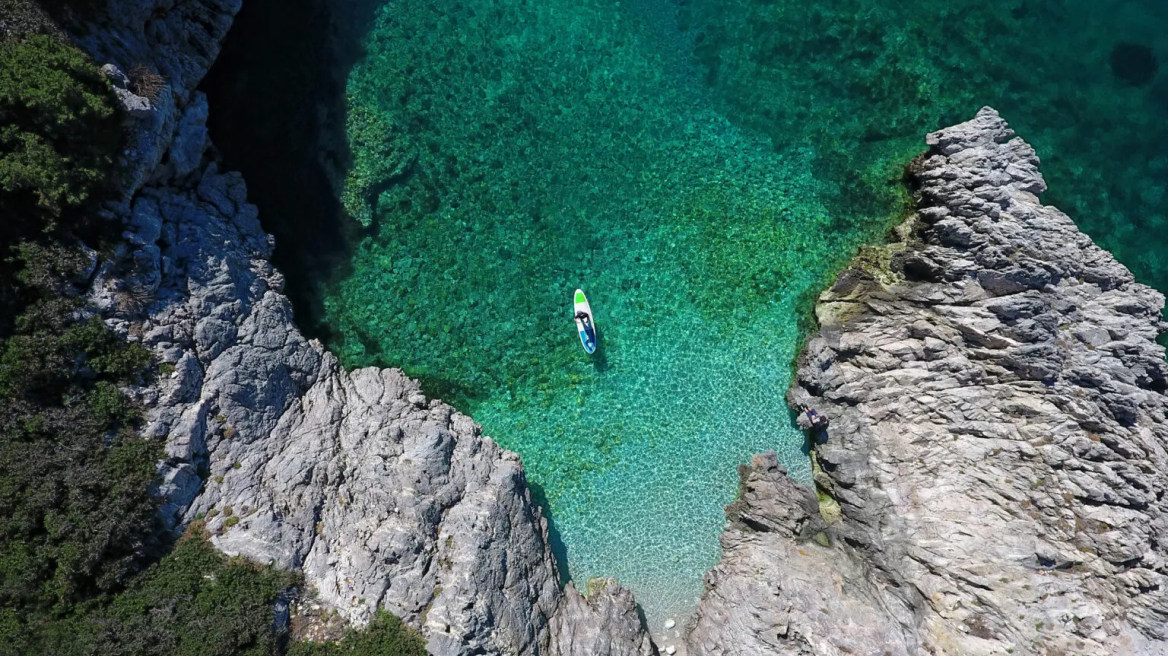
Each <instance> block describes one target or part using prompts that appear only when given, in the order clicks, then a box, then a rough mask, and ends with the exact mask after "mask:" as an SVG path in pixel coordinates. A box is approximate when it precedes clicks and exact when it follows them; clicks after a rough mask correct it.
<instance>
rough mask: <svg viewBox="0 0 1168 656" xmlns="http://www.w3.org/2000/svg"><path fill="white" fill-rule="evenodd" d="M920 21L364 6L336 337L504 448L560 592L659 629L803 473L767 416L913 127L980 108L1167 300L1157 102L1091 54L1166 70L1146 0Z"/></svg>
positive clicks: (998, 9)
mask: <svg viewBox="0 0 1168 656" xmlns="http://www.w3.org/2000/svg"><path fill="white" fill-rule="evenodd" d="M419 4H420V5H421V6H418V5H419ZM933 4H936V3H924V2H909V3H895V4H892V3H889V5H888V6H884V5H880V4H875V3H863V4H861V3H856V2H844V3H833V4H832V8H831V9H830V10H828V9H826V8H825V7H823V6H820V5H815V4H807V3H803V4H799V5H796V4H794V3H769V2H752V1H751V0H727V1H725V2H722V1H721V0H719V1H718V2H715V1H714V0H691V2H690V3H688V4H687V5H685V8H684V9H683V10H679V7H678V6H677V5H672V4H670V3H668V2H664V1H663V0H634V1H633V2H624V3H619V4H618V3H615V2H607V1H601V0H583V1H581V2H569V1H568V0H528V1H527V2H519V1H514V2H501V1H498V0H462V1H454V0H437V1H435V2H428V3H390V4H388V5H386V6H385V7H384V8H382V10H381V11H380V13H379V14H378V18H377V20H376V23H375V25H374V27H373V29H372V31H371V33H370V36H369V38H368V43H367V47H368V52H367V55H366V57H365V59H364V60H363V61H362V62H361V63H360V64H359V65H358V66H357V67H355V68H354V69H353V71H352V72H351V74H350V76H349V80H348V106H349V140H350V146H351V148H352V150H353V154H354V166H353V169H352V171H351V173H350V176H349V179H348V181H347V185H346V191H345V194H344V195H343V198H342V200H343V202H344V204H345V206H346V208H347V209H348V211H349V212H350V214H351V215H352V216H354V217H356V218H358V219H360V220H362V221H364V222H365V223H367V224H368V225H369V226H370V227H369V229H368V233H367V235H366V237H365V238H363V239H362V240H361V241H360V242H359V243H358V244H356V247H355V252H354V255H353V258H352V268H351V271H350V272H348V274H347V275H346V276H345V277H344V279H343V280H340V281H338V282H337V283H336V284H335V285H334V286H333V288H332V289H331V291H330V293H329V294H328V295H327V296H326V297H325V299H324V307H325V314H324V321H325V323H326V324H327V325H328V326H329V328H330V329H331V332H332V335H333V340H332V343H331V344H330V346H331V347H332V348H334V349H335V350H336V351H337V352H338V353H339V354H340V355H341V357H342V359H343V360H344V361H345V362H346V364H348V365H351V366H358V365H365V364H373V363H377V364H383V365H392V366H402V367H404V368H405V369H406V370H407V371H408V372H410V373H411V374H413V375H416V376H418V377H420V378H422V380H423V383H424V385H425V386H426V388H427V390H428V391H429V392H430V393H431V394H435V395H438V396H440V397H441V398H443V399H445V400H448V401H451V402H453V403H455V404H456V405H458V406H459V407H460V408H462V409H464V410H467V411H469V412H471V414H472V416H473V417H474V418H475V419H476V420H477V421H479V422H480V423H482V424H483V426H484V430H485V432H486V433H487V434H489V435H491V436H493V437H494V438H495V439H496V440H498V441H499V442H500V443H501V444H502V445H504V446H505V447H508V448H511V449H514V450H516V451H518V452H519V453H520V454H521V455H522V456H523V458H524V462H525V464H526V466H527V471H528V477H529V479H530V480H531V481H532V483H533V484H534V486H535V487H536V488H537V491H538V492H539V493H540V494H542V495H543V497H544V498H545V500H546V504H547V507H548V508H549V510H550V513H551V516H552V519H553V521H554V523H555V526H556V528H557V530H558V532H559V534H560V537H561V539H562V541H563V543H564V545H565V547H566V550H567V565H568V568H569V570H570V573H571V576H572V577H573V578H574V579H575V580H576V581H577V583H578V585H579V586H580V587H583V583H584V582H585V581H586V579H588V578H590V577H592V576H615V577H616V578H618V579H619V580H620V581H621V582H622V583H624V584H625V585H627V586H629V587H630V588H632V589H633V590H634V591H635V592H636V594H637V597H638V600H639V601H640V602H641V604H642V605H643V606H644V609H645V612H646V616H647V618H648V619H649V621H650V624H651V625H652V626H653V627H654V628H657V627H660V625H661V623H662V622H663V621H664V619H665V618H667V617H676V618H677V619H678V620H683V619H684V615H685V614H686V613H687V612H688V611H689V610H692V607H693V605H694V603H695V602H696V599H697V596H698V595H699V594H700V591H701V575H702V573H703V572H704V571H705V570H706V569H708V568H709V567H710V566H711V565H713V564H714V563H715V562H716V560H717V556H718V545H717V536H718V534H719V533H720V531H721V529H722V527H723V524H724V516H723V514H722V507H723V505H724V504H726V503H728V502H729V501H730V500H731V499H732V498H733V495H734V490H735V487H736V482H737V476H736V473H735V470H734V467H735V465H737V464H738V463H740V462H743V461H745V460H746V459H747V458H749V456H750V454H751V453H754V452H757V451H761V450H763V449H767V448H774V449H776V450H778V451H779V452H780V455H781V457H782V459H783V460H784V461H785V462H786V463H787V464H788V466H790V467H791V468H792V470H793V473H794V474H795V475H796V476H800V477H807V463H806V459H805V458H804V457H803V456H802V454H801V453H800V447H801V445H802V438H801V436H800V435H799V434H798V433H797V432H796V431H794V430H793V429H792V427H791V426H790V418H789V415H788V413H787V410H786V407H785V404H784V403H783V400H782V396H783V392H784V391H785V389H786V387H787V384H788V381H789V376H790V363H791V361H792V359H793V357H794V354H795V350H796V348H797V346H798V344H799V337H800V320H801V319H802V318H804V317H806V316H807V315H806V312H807V300H808V299H809V298H810V297H811V295H813V294H814V293H815V292H817V291H818V289H819V288H820V287H821V286H822V285H823V284H824V283H825V282H826V280H827V277H828V276H829V275H830V272H831V271H832V270H833V268H834V267H835V266H838V265H839V263H841V262H842V261H843V260H844V259H846V257H848V256H849V255H850V254H851V253H852V252H853V251H854V249H855V247H856V246H857V245H858V244H859V243H861V242H862V241H864V240H866V239H871V238H873V237H875V236H878V234H879V232H880V230H881V229H882V228H883V227H884V226H885V225H887V223H888V221H889V220H890V219H891V218H893V217H895V216H896V215H897V214H898V212H899V208H900V207H901V206H902V203H903V200H904V195H903V190H902V189H901V187H900V186H899V182H898V181H899V176H900V170H901V167H903V165H904V164H905V163H906V162H907V161H908V159H909V158H910V157H911V156H912V155H914V154H916V153H917V152H919V151H920V150H921V149H922V142H923V138H922V137H923V133H924V132H926V131H929V130H932V129H936V128H937V127H940V126H942V125H944V124H948V123H952V122H955V121H958V120H963V119H965V118H967V117H968V116H971V115H972V114H973V113H974V112H975V111H976V109H977V108H978V107H980V106H981V105H983V104H994V105H995V106H998V108H999V109H1001V110H1002V111H1003V113H1004V114H1005V115H1006V118H1007V119H1009V120H1011V121H1012V122H1013V123H1014V124H1015V125H1016V127H1018V129H1019V130H1020V131H1021V132H1022V134H1023V135H1024V136H1026V137H1027V138H1028V139H1030V140H1031V141H1032V142H1034V143H1035V144H1036V146H1038V148H1039V149H1040V153H1042V154H1043V155H1044V170H1045V171H1046V172H1047V174H1048V180H1049V181H1050V182H1051V184H1052V188H1053V190H1052V193H1051V195H1050V196H1048V201H1050V200H1053V201H1055V202H1057V203H1059V204H1061V205H1063V206H1064V208H1065V209H1067V210H1068V211H1070V212H1072V214H1073V215H1074V216H1075V217H1076V219H1078V220H1079V222H1080V224H1081V225H1083V226H1084V227H1085V228H1086V229H1088V231H1089V232H1092V234H1093V236H1095V237H1096V238H1097V239H1099V240H1100V241H1101V242H1102V243H1103V244H1105V245H1107V246H1108V247H1110V248H1113V249H1114V250H1116V252H1117V254H1118V255H1119V256H1120V257H1121V259H1123V260H1124V261H1125V262H1126V263H1128V264H1129V266H1132V267H1133V268H1134V269H1135V270H1136V272H1137V274H1138V275H1140V276H1141V277H1142V278H1143V279H1145V280H1147V281H1150V282H1152V283H1153V284H1159V285H1160V286H1161V289H1163V288H1165V287H1166V286H1168V272H1166V271H1165V267H1168V262H1166V261H1165V260H1164V259H1163V256H1162V255H1160V254H1159V253H1162V250H1161V248H1162V246H1163V245H1164V244H1165V243H1168V234H1165V231H1166V230H1168V227H1166V224H1165V219H1164V217H1165V214H1166V213H1165V200H1164V188H1163V185H1164V183H1165V181H1164V175H1165V173H1166V172H1168V159H1165V154H1164V149H1165V144H1164V139H1163V137H1164V129H1165V125H1164V122H1165V117H1168V101H1165V100H1164V99H1165V98H1168V93H1163V92H1162V91H1160V89H1161V88H1162V79H1161V78H1158V77H1157V78H1155V79H1154V80H1151V81H1149V82H1148V83H1147V84H1143V85H1142V86H1135V85H1132V84H1130V83H1127V82H1123V81H1121V80H1117V78H1116V77H1115V75H1114V74H1113V73H1112V71H1111V70H1110V67H1109V66H1108V53H1109V52H1110V50H1111V48H1112V47H1113V46H1114V44H1115V43H1116V42H1118V41H1121V40H1127V39H1130V40H1137V41H1141V42H1142V43H1148V44H1150V45H1152V46H1154V48H1153V49H1154V50H1155V51H1157V52H1160V53H1163V52H1165V44H1163V43H1160V41H1157V39H1163V36H1161V35H1163V34H1168V30H1160V31H1158V32H1157V31H1155V30H1154V29H1151V28H1150V27H1149V26H1154V25H1156V21H1159V20H1161V18H1162V17H1161V16H1160V15H1159V14H1158V13H1157V12H1158V11H1159V10H1157V9H1155V8H1154V7H1152V5H1141V4H1139V3H1117V4H1116V5H1115V6H1114V7H1111V8H1110V10H1099V9H1098V8H1093V7H1097V6H1099V3H1096V5H1091V6H1087V5H1084V6H1083V7H1082V8H1076V6H1074V5H1072V4H1071V3H1061V4H1059V5H1058V8H1057V10H1055V9H1052V8H1051V7H1053V6H1054V5H1053V4H1050V5H1044V4H1041V3H1017V2H1016V3H984V2H983V3H972V2H970V3H966V2H953V3H945V5H944V6H943V7H934V6H933ZM1150 7H1151V8H1150ZM1120 17H1125V18H1122V20H1121V18H1120ZM1092 21H1094V22H1092ZM1161 24H1162V23H1161ZM679 25H680V27H679ZM1092 25H1098V26H1099V27H1098V29H1096V30H1095V31H1091V30H1090V29H1088V26H1092ZM1125 30H1127V31H1126V32H1125ZM1158 94H1159V95H1158ZM1157 103H1161V104H1163V105H1164V106H1163V107H1161V105H1160V104H1157ZM1157 112H1160V113H1157ZM576 287H582V288H583V289H585V291H587V292H588V294H589V298H590V300H591V302H592V307H593V309H594V312H595V313H596V319H597V325H598V328H599V330H600V334H601V351H600V352H599V353H598V354H597V355H596V356H593V357H591V358H590V357H588V356H587V355H585V354H584V352H583V351H582V349H581V348H580V346H579V343H578V340H577V338H576V335H575V330H574V327H573V325H572V322H571V294H572V290H574V289H575V288H576Z"/></svg>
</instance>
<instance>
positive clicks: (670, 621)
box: [665, 620, 677, 629]
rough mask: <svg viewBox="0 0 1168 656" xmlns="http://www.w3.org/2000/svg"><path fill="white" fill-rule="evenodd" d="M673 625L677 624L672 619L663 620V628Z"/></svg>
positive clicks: (670, 627) (669, 627)
mask: <svg viewBox="0 0 1168 656" xmlns="http://www.w3.org/2000/svg"><path fill="white" fill-rule="evenodd" d="M675 626H677V622H674V621H673V620H665V628H667V629H672V628H673V627H675Z"/></svg>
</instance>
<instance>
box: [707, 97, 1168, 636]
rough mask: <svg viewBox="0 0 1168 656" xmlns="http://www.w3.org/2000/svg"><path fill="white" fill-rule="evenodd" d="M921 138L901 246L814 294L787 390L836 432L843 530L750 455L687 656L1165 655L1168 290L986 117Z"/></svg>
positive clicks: (828, 472) (834, 495)
mask: <svg viewBox="0 0 1168 656" xmlns="http://www.w3.org/2000/svg"><path fill="white" fill-rule="evenodd" d="M928 144H929V146H930V151H929V152H928V153H927V154H926V155H925V156H923V157H922V158H919V159H918V160H917V161H916V162H914V165H913V167H912V172H913V174H914V176H915V178H916V180H917V183H918V185H919V190H918V191H917V197H918V203H917V207H918V220H917V222H915V223H912V224H910V225H909V228H912V231H911V233H910V234H906V235H905V236H906V237H908V240H907V243H904V244H900V245H899V246H898V247H896V248H894V249H893V250H895V251H896V252H894V253H893V254H892V258H891V261H892V266H891V270H890V271H878V272H876V274H877V275H872V273H871V272H866V271H864V270H861V269H851V270H849V271H845V272H844V273H843V274H841V275H840V276H839V279H838V280H837V282H836V284H835V285H834V286H833V287H832V288H831V289H830V290H828V291H826V292H824V294H823V295H821V297H820V299H819V303H818V306H817V314H818V316H819V319H820V325H821V329H820V332H819V334H818V335H816V336H814V337H813V338H812V339H811V340H810V341H809V343H808V345H807V348H806V350H805V352H804V353H803V355H802V357H801V359H800V362H799V367H798V372H797V380H796V381H795V384H794V385H793V387H792V389H791V391H790V392H789V394H788V400H789V402H790V404H791V406H792V407H793V408H794V407H798V405H799V404H801V403H809V404H811V405H812V406H814V407H816V408H817V409H818V410H819V411H820V412H821V413H823V414H825V415H826V416H828V417H829V418H830V419H831V425H830V428H829V429H828V431H827V435H826V442H823V443H820V444H818V445H817V446H816V447H815V449H816V453H817V457H818V464H819V466H820V468H821V471H820V472H819V473H817V474H816V477H815V480H816V482H817V483H818V485H819V486H820V487H821V488H822V490H823V491H824V492H825V493H826V494H827V495H829V498H828V499H829V500H828V502H827V503H825V504H824V508H825V510H826V512H825V513H824V515H825V516H826V517H829V518H833V519H834V518H837V517H838V520H836V521H835V523H834V524H832V525H831V526H827V525H826V524H825V522H824V521H823V519H822V518H821V517H820V516H819V513H817V512H815V511H816V505H817V502H816V498H815V495H814V494H813V493H812V491H811V490H809V489H807V488H806V487H803V486H799V485H795V484H793V483H791V482H790V481H789V480H788V479H787V478H786V477H785V475H784V472H782V471H781V468H779V467H778V465H777V463H776V462H774V460H773V457H768V456H758V457H756V458H755V460H754V461H753V462H752V464H751V466H750V467H746V468H744V469H743V471H742V494H741V495H740V499H739V500H738V501H737V502H736V503H735V504H732V505H731V506H729V507H728V515H729V517H730V519H731V525H730V527H729V528H728V529H727V531H726V533H725V534H724V535H723V537H722V544H723V548H724V556H723V559H722V561H721V563H720V564H719V565H718V566H717V567H715V568H714V569H713V570H712V571H711V572H710V573H709V574H708V575H707V579H706V583H707V590H706V593H705V595H704V597H703V600H702V603H701V606H700V608H699V615H698V620H697V623H696V627H695V629H694V630H693V631H692V633H691V634H690V636H689V648H690V653H691V654H696V655H706V654H710V655H712V654H763V653H775V654H881V653H884V654H895V655H899V654H935V655H941V654H978V655H980V654H985V655H989V654H1006V653H1012V654H1048V655H1051V656H1054V655H1059V654H1077V655H1102V654H1130V655H1133V656H1134V655H1137V654H1139V655H1151V654H1164V653H1168V642H1166V640H1168V577H1166V575H1168V563H1166V560H1165V558H1166V556H1168V553H1166V552H1165V549H1166V544H1168V515H1166V512H1165V511H1166V510H1168V501H1166V500H1165V499H1164V495H1165V491H1168V452H1166V451H1165V445H1166V443H1168V398H1166V397H1165V391H1166V390H1168V364H1166V362H1165V359H1164V348H1163V347H1161V346H1159V345H1158V344H1156V343H1155V341H1154V340H1155V338H1156V336H1157V333H1158V332H1160V331H1163V330H1164V329H1165V328H1166V327H1165V326H1164V325H1163V324H1162V322H1161V314H1160V312H1161V309H1162V308H1163V306H1164V298H1163V296H1161V295H1160V294H1159V293H1158V292H1156V291H1154V290H1152V289H1150V288H1148V287H1146V286H1144V285H1141V284H1138V283H1136V282H1135V281H1134V280H1133V278H1132V276H1131V274H1130V273H1129V272H1128V270H1127V269H1126V268H1124V267H1123V266H1122V265H1120V264H1119V263H1118V262H1116V261H1115V259H1114V258H1113V257H1111V255H1110V254H1108V253H1107V252H1106V251H1104V250H1102V249H1100V248H1098V247H1097V246H1095V244H1094V243H1093V242H1092V241H1091V239H1090V238H1088V237H1087V236H1086V235H1084V234H1083V233H1081V232H1079V231H1078V229H1077V228H1076V227H1075V224H1074V222H1072V221H1071V220H1070V219H1069V218H1067V216H1066V215H1064V214H1063V213H1061V212H1059V211H1058V210H1057V209H1055V208H1053V207H1047V206H1043V205H1042V204H1041V203H1040V202H1039V201H1038V198H1037V197H1036V196H1035V194H1038V193H1041V192H1042V191H1044V190H1045V188H1046V187H1045V183H1044V182H1043V179H1042V176H1041V175H1040V174H1039V172H1038V163H1039V161H1038V158H1037V156H1036V155H1035V153H1034V151H1033V149H1031V148H1030V146H1028V145H1027V144H1026V143H1025V142H1023V141H1022V140H1021V139H1019V138H1015V137H1014V133H1013V132H1012V131H1011V130H1010V129H1009V128H1008V126H1007V125H1006V124H1005V122H1004V121H1002V119H1001V118H1000V117H999V116H998V114H997V113H996V112H994V111H993V110H992V109H989V108H986V109H983V110H982V111H981V112H980V113H979V114H978V115H977V118H975V119H974V120H972V121H970V122H968V123H964V124H961V125H958V126H955V127H952V128H948V129H946V130H942V131H940V132H938V133H935V134H931V135H929V138H928ZM882 280H883V282H882ZM832 499H834V501H832ZM816 538H818V539H816ZM821 543H826V544H828V545H830V546H823V545H822V544H821Z"/></svg>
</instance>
